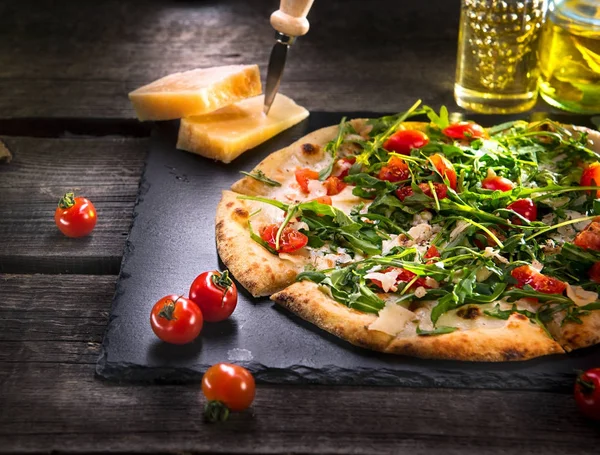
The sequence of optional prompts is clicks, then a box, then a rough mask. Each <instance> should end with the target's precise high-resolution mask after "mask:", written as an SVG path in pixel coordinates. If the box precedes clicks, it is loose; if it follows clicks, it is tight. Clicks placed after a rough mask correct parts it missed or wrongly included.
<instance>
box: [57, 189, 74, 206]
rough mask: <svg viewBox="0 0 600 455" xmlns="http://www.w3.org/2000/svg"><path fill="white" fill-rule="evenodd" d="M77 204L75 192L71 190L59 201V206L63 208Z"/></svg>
mask: <svg viewBox="0 0 600 455" xmlns="http://www.w3.org/2000/svg"><path fill="white" fill-rule="evenodd" d="M74 205H75V193H73V192H69V193H65V195H64V196H63V197H62V198H60V200H59V201H58V207H59V208H61V209H70V208H71V207H73V206H74Z"/></svg>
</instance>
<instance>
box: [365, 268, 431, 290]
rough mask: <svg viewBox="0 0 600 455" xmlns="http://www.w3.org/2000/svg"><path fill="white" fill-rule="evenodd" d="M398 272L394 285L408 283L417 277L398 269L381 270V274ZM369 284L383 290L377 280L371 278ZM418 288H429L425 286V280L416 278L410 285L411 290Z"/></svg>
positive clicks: (407, 271)
mask: <svg viewBox="0 0 600 455" xmlns="http://www.w3.org/2000/svg"><path fill="white" fill-rule="evenodd" d="M394 271H396V272H398V277H397V278H396V283H410V282H411V281H412V280H413V279H414V278H415V277H416V276H417V275H416V274H415V273H413V272H411V271H410V270H406V269H403V268H400V267H388V268H387V269H385V270H383V271H382V272H381V273H388V272H394ZM370 280H371V282H372V283H373V284H374V285H375V286H377V287H378V288H381V289H383V284H382V283H381V281H379V280H378V279H375V278H371V279H370ZM419 286H422V287H424V288H429V286H427V285H426V284H425V278H422V277H419V278H417V279H416V280H415V281H414V283H413V284H412V285H411V289H412V288H418V287H419Z"/></svg>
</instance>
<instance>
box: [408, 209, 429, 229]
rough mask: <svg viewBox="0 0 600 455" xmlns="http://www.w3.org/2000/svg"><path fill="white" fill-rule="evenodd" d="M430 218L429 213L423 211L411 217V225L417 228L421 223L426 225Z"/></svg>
mask: <svg viewBox="0 0 600 455" xmlns="http://www.w3.org/2000/svg"><path fill="white" fill-rule="evenodd" d="M431 218H433V215H432V214H431V212H429V211H427V210H423V211H422V212H419V213H416V214H415V216H414V217H413V222H412V225H413V226H417V225H419V224H421V223H428V222H429V221H431Z"/></svg>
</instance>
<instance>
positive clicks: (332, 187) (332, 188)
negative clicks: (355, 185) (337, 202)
mask: <svg viewBox="0 0 600 455" xmlns="http://www.w3.org/2000/svg"><path fill="white" fill-rule="evenodd" d="M323 186H325V189H326V190H327V195H328V196H335V195H336V194H340V193H341V192H342V191H343V189H344V188H346V187H347V186H348V185H346V184H345V183H344V182H342V181H341V180H340V179H339V178H337V177H335V176H333V175H332V176H331V177H328V178H327V179H326V180H325V181H324V182H323Z"/></svg>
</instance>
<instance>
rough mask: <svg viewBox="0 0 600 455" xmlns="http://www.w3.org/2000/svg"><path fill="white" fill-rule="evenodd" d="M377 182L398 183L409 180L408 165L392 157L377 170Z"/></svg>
mask: <svg viewBox="0 0 600 455" xmlns="http://www.w3.org/2000/svg"><path fill="white" fill-rule="evenodd" d="M377 178H378V179H379V180H387V181H388V182H399V181H401V180H408V179H409V178H410V171H409V170H408V164H406V163H405V162H404V160H403V159H401V158H398V157H397V156H393V157H391V158H390V160H389V161H388V163H387V164H386V165H385V166H383V167H382V168H381V169H380V170H379V174H378V175H377Z"/></svg>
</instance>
